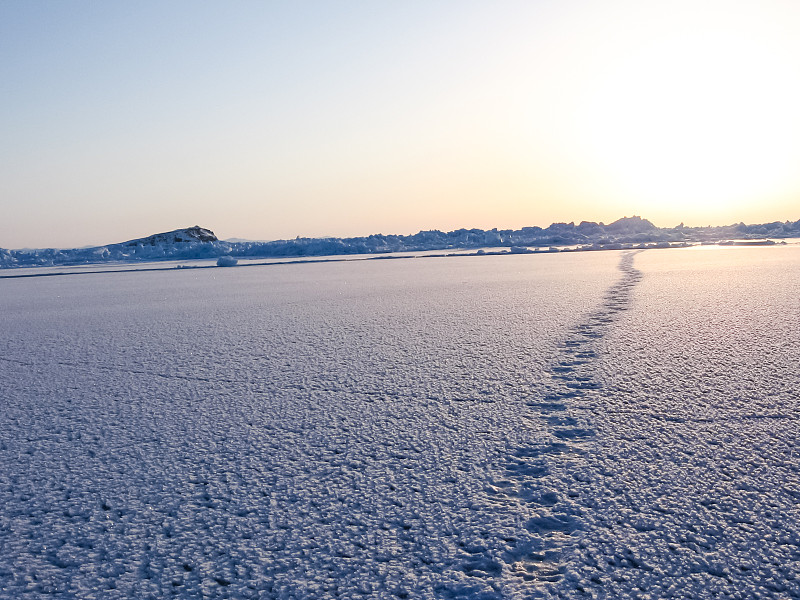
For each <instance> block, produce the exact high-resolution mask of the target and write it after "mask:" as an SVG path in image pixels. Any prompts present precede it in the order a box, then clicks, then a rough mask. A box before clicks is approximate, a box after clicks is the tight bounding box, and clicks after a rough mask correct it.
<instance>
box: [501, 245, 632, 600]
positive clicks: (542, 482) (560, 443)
mask: <svg viewBox="0 0 800 600" xmlns="http://www.w3.org/2000/svg"><path fill="white" fill-rule="evenodd" d="M637 253H638V252H626V253H624V254H623V255H622V257H621V259H620V263H619V265H618V269H619V271H620V273H621V277H620V279H619V280H618V281H617V282H616V283H615V284H614V285H613V286H611V287H610V288H609V289H608V290H607V291H606V293H605V294H604V296H603V300H602V302H601V304H600V306H599V307H598V308H597V309H596V310H595V311H594V312H592V313H590V314H589V315H588V316H587V317H586V319H585V320H584V321H583V322H582V323H580V324H578V325H577V326H575V327H574V328H573V329H572V330H570V332H569V334H568V336H567V338H566V339H565V340H564V341H563V343H562V344H561V346H560V348H559V351H558V353H557V355H556V356H555V357H554V359H553V362H552V366H551V368H550V382H549V383H548V384H547V386H546V389H545V392H544V393H543V394H542V395H541V396H538V397H533V398H530V399H529V400H528V401H527V402H526V404H527V407H528V410H529V411H531V413H532V414H531V415H530V416H531V417H532V418H534V419H536V420H538V421H539V422H543V423H545V424H546V430H545V435H541V434H540V433H537V436H536V438H535V441H531V442H530V443H527V444H526V445H522V446H519V447H517V448H511V449H510V452H509V456H508V459H507V465H506V471H507V477H508V480H507V482H506V485H505V486H504V487H503V493H504V494H505V498H506V500H507V501H508V502H513V503H517V504H519V506H520V511H521V512H522V513H523V514H528V515H529V517H528V518H527V521H526V522H525V529H526V531H527V533H528V534H529V535H527V536H525V539H524V541H522V540H520V542H518V544H517V547H516V549H515V550H512V551H510V552H508V554H507V556H506V559H507V561H508V565H509V570H510V572H511V574H512V575H515V576H517V577H518V578H519V579H520V582H527V583H526V584H525V586H526V591H528V592H530V589H529V588H530V585H531V583H534V584H539V585H538V586H536V588H537V589H539V590H540V591H541V592H542V593H543V594H544V595H548V594H547V590H550V591H553V589H552V586H553V585H555V584H556V583H557V582H559V581H561V579H562V578H563V575H564V572H565V569H566V558H567V555H568V554H569V552H570V549H571V548H572V547H573V546H574V545H575V544H576V543H577V533H578V532H580V530H581V529H582V518H581V516H582V512H583V511H584V510H585V508H582V503H580V502H578V499H579V498H580V497H581V496H582V494H583V493H584V489H585V487H586V483H587V482H589V481H590V480H591V477H592V475H591V473H590V472H589V471H588V469H587V466H586V460H585V458H584V457H585V455H586V454H587V452H590V451H591V445H592V443H593V440H594V437H595V433H594V430H593V428H592V422H591V419H590V415H589V413H588V411H587V409H588V408H590V407H591V406H592V405H593V404H594V402H595V395H596V394H597V393H598V391H599V389H600V385H599V383H597V381H596V380H595V377H594V370H595V359H596V357H597V353H598V342H599V341H600V340H601V339H602V338H603V337H604V336H605V335H606V333H607V331H608V330H609V329H610V328H611V327H613V325H614V323H615V322H616V321H617V320H618V319H619V318H620V316H621V314H622V313H623V312H624V311H626V310H627V309H628V307H629V306H630V304H631V302H632V298H633V291H634V289H635V287H636V284H637V283H638V282H639V281H640V280H641V277H642V275H641V272H640V271H638V270H637V269H636V268H635V267H634V264H633V263H634V257H635V255H636V254H637ZM583 506H585V505H583ZM534 597H535V596H534ZM543 597H544V596H543Z"/></svg>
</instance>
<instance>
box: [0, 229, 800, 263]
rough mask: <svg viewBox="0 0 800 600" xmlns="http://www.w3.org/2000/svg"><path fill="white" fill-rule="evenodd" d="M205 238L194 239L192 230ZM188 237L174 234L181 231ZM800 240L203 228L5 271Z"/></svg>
mask: <svg viewBox="0 0 800 600" xmlns="http://www.w3.org/2000/svg"><path fill="white" fill-rule="evenodd" d="M196 231H199V232H202V234H203V235H201V234H196V233H195V232H196ZM179 232H180V233H184V234H186V235H182V236H181V235H177V234H178V233H179ZM799 237H800V220H798V221H795V222H790V221H786V222H783V223H782V222H774V223H766V224H761V225H745V224H744V223H739V224H738V225H729V226H725V227H685V226H683V224H681V225H679V226H677V227H673V228H659V227H656V226H655V225H653V224H652V223H651V222H650V221H648V220H647V219H642V218H640V217H625V218H622V219H619V220H617V221H615V222H613V223H610V224H608V225H605V224H603V223H591V222H587V221H583V222H581V223H580V224H579V225H575V224H574V223H553V224H552V225H550V226H549V227H547V228H544V229H543V228H541V227H523V228H522V229H518V230H498V229H492V230H482V229H458V230H455V231H450V232H447V233H445V232H442V231H420V232H419V233H416V234H414V235H383V234H378V235H370V236H367V237H355V238H300V237H298V238H296V239H294V240H278V241H272V242H256V241H220V240H217V239H216V237H215V236H214V235H213V232H211V231H210V230H205V229H201V228H199V227H194V228H189V229H186V230H177V231H176V232H169V233H168V234H156V235H153V236H149V237H147V238H142V239H139V240H131V241H128V242H122V243H118V244H108V245H105V246H98V247H93V248H77V249H53V248H47V249H36V250H5V249H2V248H0V269H13V268H23V267H59V266H77V265H93V264H130V263H136V264H141V263H150V262H164V261H187V260H209V261H216V260H217V259H218V258H221V257H226V256H227V257H231V258H235V259H239V260H242V259H247V260H255V259H260V260H266V259H312V258H321V257H330V256H348V257H356V256H362V255H363V256H375V257H389V256H391V255H396V254H398V253H420V252H425V253H431V252H445V253H452V252H458V254H459V255H461V254H463V253H464V252H465V251H470V250H474V251H475V252H476V253H478V254H498V253H501V254H502V253H512V254H517V253H527V252H531V253H533V252H547V251H551V252H552V251H562V252H563V251H586V250H634V249H647V248H670V247H685V246H690V245H696V244H728V245H730V244H738V243H747V244H751V245H753V244H756V245H763V244H774V243H776V241H775V240H783V239H787V238H799Z"/></svg>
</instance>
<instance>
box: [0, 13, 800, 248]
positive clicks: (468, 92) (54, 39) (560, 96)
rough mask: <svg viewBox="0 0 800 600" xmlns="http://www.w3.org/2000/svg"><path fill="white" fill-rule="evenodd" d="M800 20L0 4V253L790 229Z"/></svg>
mask: <svg viewBox="0 0 800 600" xmlns="http://www.w3.org/2000/svg"><path fill="white" fill-rule="evenodd" d="M798 31H800V2H797V1H796V0H786V1H778V0H758V1H752V2H751V1H737V0H726V1H724V2H717V1H710V0H692V1H685V0H671V1H669V2H666V1H662V2H651V1H648V0H635V1H627V0H604V1H603V2H597V1H581V0H540V1H536V0H525V1H520V2H513V1H504V0H497V1H492V2H488V1H484V2H474V1H471V0H453V1H439V0H424V1H415V0H403V1H399V0H398V1H395V2H388V1H387V2H375V1H374V0H369V1H366V0H365V1H359V0H346V1H337V2H334V1H333V0H329V1H325V2H320V1H314V0H307V1H302V2H295V1H288V0H287V1H277V0H275V1H236V0H234V1H230V2H210V1H203V0H200V1H192V2H189V1H181V0H171V1H170V2H160V1H159V2H155V1H153V2H151V1H147V0H138V1H136V2H101V1H100V0H92V1H86V0H71V1H68V2H61V1H56V0H49V1H42V0H3V1H2V2H0V91H1V92H2V93H0V247H3V248H24V247H30V248H41V247H79V246H88V245H98V244H106V243H113V242H118V241H123V240H127V239H132V238H136V237H142V236H145V235H149V234H152V233H155V232H159V231H167V230H171V229H176V228H180V227H188V226H192V225H200V226H202V227H207V228H209V229H212V230H213V231H214V232H215V233H216V234H217V235H218V237H220V238H221V239H227V238H234V237H235V238H245V239H256V240H272V239H286V238H294V237H295V236H298V235H299V236H304V237H306V236H307V237H317V236H339V237H346V236H356V235H369V234H372V233H384V234H392V233H399V234H407V233H415V232H417V231H419V230H427V229H441V230H453V229H458V228H461V227H467V228H472V227H480V228H484V229H488V228H493V227H498V228H501V229H505V228H513V229H517V228H520V227H524V226H532V225H539V226H547V225H549V224H550V223H551V222H569V221H575V222H576V223H577V222H580V221H582V220H587V221H603V222H606V223H608V222H610V221H613V220H615V219H617V218H619V217H622V216H631V215H634V214H636V215H641V216H643V217H645V218H648V219H650V220H651V221H653V222H654V223H655V224H656V225H659V226H664V227H671V226H674V225H677V224H678V223H680V222H684V223H685V224H686V225H695V226H697V225H722V224H730V223H737V222H739V221H744V222H746V223H762V222H768V221H775V220H780V221H785V220H792V221H795V220H797V219H799V218H800V168H798V165H800V110H799V109H798V107H800V77H798V76H797V74H798V73H800V36H798V35H797V32H798Z"/></svg>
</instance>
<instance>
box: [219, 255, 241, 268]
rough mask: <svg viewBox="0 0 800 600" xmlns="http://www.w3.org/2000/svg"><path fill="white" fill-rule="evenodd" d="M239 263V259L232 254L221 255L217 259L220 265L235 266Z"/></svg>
mask: <svg viewBox="0 0 800 600" xmlns="http://www.w3.org/2000/svg"><path fill="white" fill-rule="evenodd" d="M237 264H239V261H238V260H237V259H235V258H233V257H232V256H220V257H219V258H218V259H217V266H218V267H235V266H236V265H237Z"/></svg>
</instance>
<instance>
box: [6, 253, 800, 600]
mask: <svg viewBox="0 0 800 600" xmlns="http://www.w3.org/2000/svg"><path fill="white" fill-rule="evenodd" d="M798 298H800V247H798V246H795V245H787V246H773V247H761V248H735V247H730V248H718V247H714V248H689V249H682V250H668V251H658V250H646V251H643V252H616V251H609V252H602V253H569V254H567V253H561V254H549V255H539V256H531V255H519V256H503V257H500V256H482V257H461V258H458V259H455V258H451V259H431V260H426V259H409V260H389V261H352V262H329V263H327V264H323V263H316V264H287V265H280V266H274V267H261V268H253V269H242V268H234V269H172V270H168V271H152V272H121V273H104V274H96V273H95V274H85V275H70V276H65V277H32V278H18V279H5V280H0V418H1V419H2V424H3V426H2V427H0V597H2V598H40V597H44V596H49V595H54V596H55V597H59V598H150V597H153V598H165V597H180V598H207V597H210V598H215V597H219V598H276V599H278V598H336V597H339V598H445V599H447V598H484V599H495V598H584V597H606V598H665V597H676V598H725V597H730V598H758V597H764V598H790V597H800V584H799V583H798V580H797V579H796V574H798V573H800V525H798V523H800V520H799V517H800V514H798V503H800V475H799V474H798V461H797V459H796V457H794V454H793V453H794V451H795V445H796V444H797V441H798V431H799V430H800V428H798V421H797V420H798V416H797V408H798V405H800V398H799V397H798V393H797V390H798V389H800V301H799V300H798Z"/></svg>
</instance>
